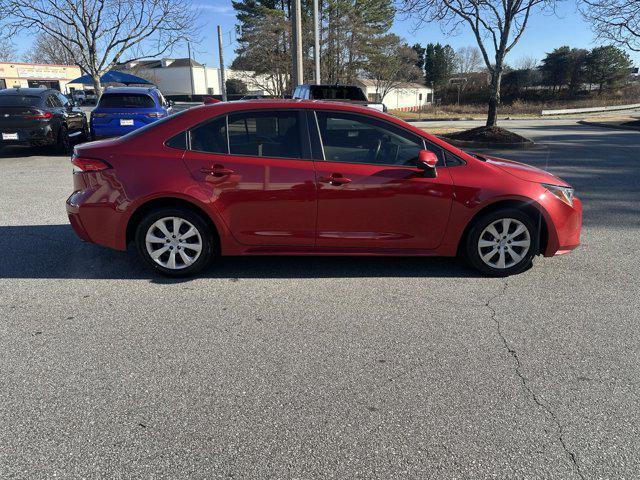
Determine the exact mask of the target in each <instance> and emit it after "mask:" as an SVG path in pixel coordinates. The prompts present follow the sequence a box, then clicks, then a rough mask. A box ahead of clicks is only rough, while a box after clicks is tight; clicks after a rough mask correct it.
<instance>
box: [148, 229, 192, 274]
mask: <svg viewBox="0 0 640 480" xmlns="http://www.w3.org/2000/svg"><path fill="white" fill-rule="evenodd" d="M145 245H146V247H147V252H148V253H149V256H150V257H151V258H152V260H153V261H154V262H156V263H157V264H158V265H160V266H162V267H164V268H168V269H170V270H180V269H183V268H187V267H189V266H191V265H193V264H194V263H195V262H196V260H198V257H200V253H201V252H202V236H201V235H200V232H199V231H198V229H197V228H196V227H195V226H194V225H193V224H192V223H191V222H189V221H188V220H185V219H184V218H180V217H163V218H161V219H159V220H157V221H156V222H154V223H153V224H152V225H151V226H150V227H149V229H148V230H147V233H146V235H145Z"/></svg>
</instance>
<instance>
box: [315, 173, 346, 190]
mask: <svg viewBox="0 0 640 480" xmlns="http://www.w3.org/2000/svg"><path fill="white" fill-rule="evenodd" d="M320 182H321V183H328V184H331V185H333V186H334V187H339V186H340V185H344V184H345V183H351V179H350V178H347V177H343V176H342V174H341V173H332V174H331V176H330V177H320Z"/></svg>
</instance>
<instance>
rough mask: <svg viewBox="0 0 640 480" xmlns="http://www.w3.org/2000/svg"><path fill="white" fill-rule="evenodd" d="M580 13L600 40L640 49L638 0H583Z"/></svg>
mask: <svg viewBox="0 0 640 480" xmlns="http://www.w3.org/2000/svg"><path fill="white" fill-rule="evenodd" d="M583 2H584V3H583V6H582V8H581V11H582V14H583V15H584V16H585V18H586V19H587V21H589V22H590V23H591V27H592V29H593V31H594V32H595V34H596V35H597V36H598V38H600V39H601V40H606V41H608V42H613V43H615V44H616V45H619V46H622V47H626V48H628V49H629V50H633V51H634V52H639V51H640V2H639V1H638V0H583Z"/></svg>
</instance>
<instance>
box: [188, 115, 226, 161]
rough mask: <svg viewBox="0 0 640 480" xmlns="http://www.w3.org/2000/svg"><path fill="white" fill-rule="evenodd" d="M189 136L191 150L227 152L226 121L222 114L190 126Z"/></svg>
mask: <svg viewBox="0 0 640 480" xmlns="http://www.w3.org/2000/svg"><path fill="white" fill-rule="evenodd" d="M190 136H191V150H196V151H198V152H207V153H227V122H226V117H224V116H223V117H218V118H216V119H214V120H211V121H210V122H207V123H203V124H201V125H198V126H197V127H194V128H192V129H191V131H190Z"/></svg>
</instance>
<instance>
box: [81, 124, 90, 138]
mask: <svg viewBox="0 0 640 480" xmlns="http://www.w3.org/2000/svg"><path fill="white" fill-rule="evenodd" d="M90 140H91V133H90V132H89V123H88V122H85V123H84V125H83V126H82V141H83V142H88V141H90Z"/></svg>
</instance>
